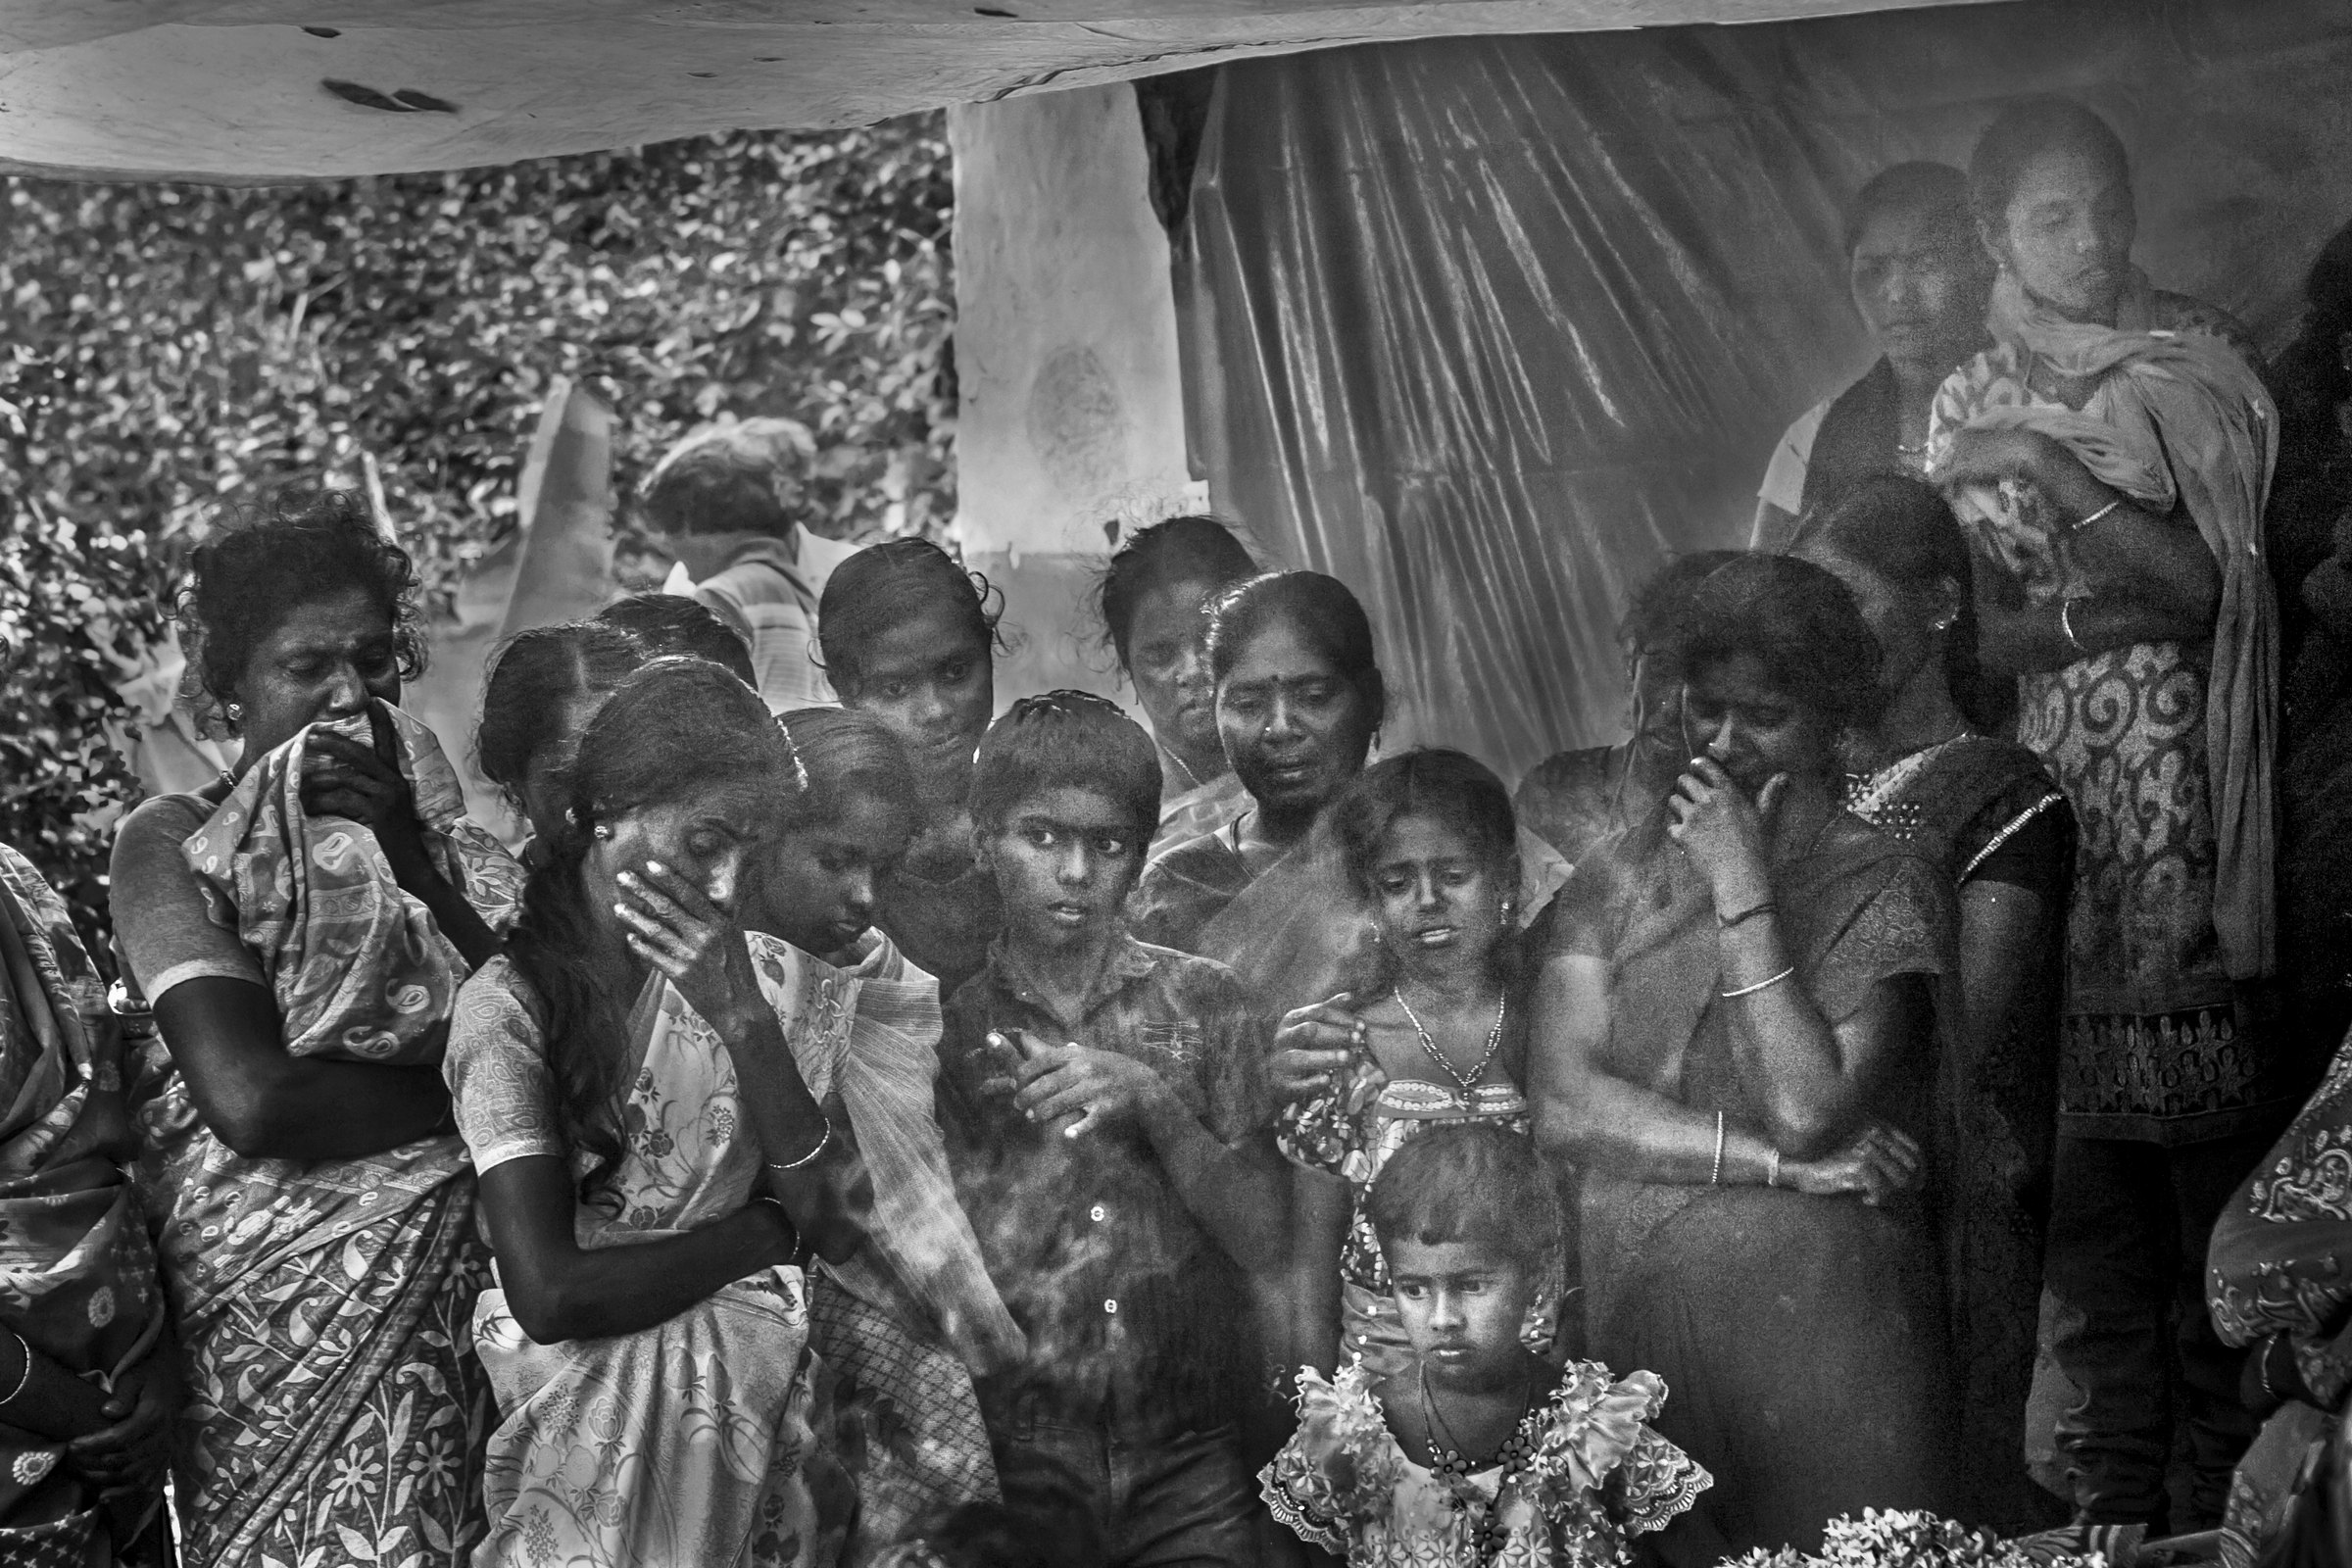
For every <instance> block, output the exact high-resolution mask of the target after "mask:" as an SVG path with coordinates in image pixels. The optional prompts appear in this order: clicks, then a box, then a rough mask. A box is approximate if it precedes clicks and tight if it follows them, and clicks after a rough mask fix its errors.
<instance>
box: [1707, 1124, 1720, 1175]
mask: <svg viewBox="0 0 2352 1568" xmlns="http://www.w3.org/2000/svg"><path fill="white" fill-rule="evenodd" d="M1707 1185H1708V1186H1709V1187H1721V1186H1722V1185H1723V1112H1722V1111H1720V1110H1719V1111H1717V1112H1716V1113H1715V1173H1714V1174H1713V1175H1711V1176H1709V1177H1708V1178H1707Z"/></svg>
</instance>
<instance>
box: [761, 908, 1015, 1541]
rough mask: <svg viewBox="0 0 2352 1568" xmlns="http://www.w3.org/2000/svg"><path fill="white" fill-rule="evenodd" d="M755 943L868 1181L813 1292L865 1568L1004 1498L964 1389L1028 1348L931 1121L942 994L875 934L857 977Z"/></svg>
mask: <svg viewBox="0 0 2352 1568" xmlns="http://www.w3.org/2000/svg"><path fill="white" fill-rule="evenodd" d="M750 940H751V948H752V961H753V965H754V968H755V970H756V972H757V973H758V975H759V977H760V990H761V992H762V993H763V994H764V995H765V996H766V998H767V1000H768V1003H769V1005H772V1006H773V1007H774V1008H775V1011H776V1017H777V1020H778V1022H780V1023H781V1024H782V1025H783V1028H784V1038H785V1040H786V1042H787V1043H788V1044H789V1045H790V1047H791V1049H792V1054H793V1058H794V1060H795V1061H796V1062H798V1064H799V1066H800V1070H801V1078H802V1081H803V1082H805V1083H806V1084H807V1085H808V1086H809V1093H810V1094H812V1095H814V1096H816V1097H817V1099H818V1100H820V1101H823V1100H827V1099H829V1098H831V1097H836V1096H838V1097H839V1100H840V1103H841V1105H842V1108H843V1110H844V1111H845V1112H846V1113H847V1115H848V1117H849V1125H850V1132H851V1136H852V1140H853V1143H854V1145H855V1147H856V1149H857V1151H858V1156H859V1158H860V1159H861V1160H862V1161H863V1162H864V1164H865V1168H866V1173H867V1175H868V1176H869V1177H870V1178H871V1180H872V1183H873V1195H874V1196H873V1203H872V1207H871V1209H870V1211H869V1223H870V1226H871V1230H870V1234H869V1236H868V1238H867V1245H866V1246H865V1247H863V1248H860V1249H859V1250H858V1251H857V1252H856V1253H855V1254H853V1255H852V1256H851V1257H850V1258H848V1259H847V1260H846V1261H844V1262H840V1263H833V1262H825V1263H822V1264H819V1265H818V1270H817V1277H816V1278H815V1279H814V1280H813V1281H812V1282H811V1293H810V1294H811V1310H812V1314H813V1315H812V1327H813V1330H814V1343H815V1347H816V1351H817V1354H818V1356H819V1357H820V1358H821V1360H822V1365H823V1369H824V1374H825V1376H826V1377H827V1378H828V1380H829V1389H828V1392H829V1393H830V1395H831V1399H830V1401H829V1402H830V1403H831V1405H832V1407H833V1409H834V1411H835V1414H836V1426H835V1432H834V1434H833V1436H834V1437H836V1438H837V1440H838V1444H837V1446H838V1449H839V1451H840V1454H841V1458H842V1462H843V1463H844V1465H845V1466H846V1467H847V1468H848V1469H849V1471H850V1473H851V1475H852V1477H853V1478H854V1479H855V1480H856V1482H857V1485H858V1529H857V1533H856V1535H855V1537H854V1538H853V1540H852V1542H851V1544H850V1551H849V1554H848V1556H847V1558H846V1559H845V1560H846V1561H849V1562H852V1563H857V1562H863V1561H867V1560H870V1559H871V1558H872V1557H874V1556H876V1555H878V1554H879V1553H880V1552H881V1551H882V1549H883V1548H885V1547H886V1546H888V1545H889V1544H891V1543H892V1542H893V1541H895V1540H896V1539H897V1538H898V1535H899V1533H900V1532H901V1530H903V1529H904V1528H905V1527H906V1526H907V1524H908V1523H909V1522H910V1521H912V1520H913V1519H914V1518H915V1517H916V1516H917V1515H919V1514H922V1513H924V1512H926V1511H929V1510H931V1509H933V1508H938V1507H952V1506H955V1505H956V1504H958V1503H964V1502H974V1501H980V1500H984V1499H985V1500H994V1499H995V1497H996V1495H997V1473H996V1461H995V1459H994V1457H993V1456H992V1454H991V1452H990V1449H989V1443H988V1433H987V1430H986V1428H985V1427H984V1426H983V1425H982V1423H981V1418H980V1404H979V1400H978V1398H977V1397H976V1396H975V1395H974V1393H973V1389H972V1380H973V1378H974V1377H976V1376H985V1375H986V1374H988V1373H990V1372H993V1371H997V1370H1000V1369H1002V1368H1005V1367H1008V1366H1014V1365H1017V1364H1019V1362H1020V1360H1021V1359H1022V1357H1023V1356H1024V1355H1025V1354H1026V1353H1027V1344H1026V1342H1025V1341H1024V1339H1023V1337H1022V1335H1021V1331H1020V1328H1019V1326H1018V1325H1017V1324H1015V1323H1014V1322H1013V1320H1012V1315H1011V1313H1009V1312H1008V1311H1006V1310H1005V1303H1004V1301H1003V1299H1001V1298H1000V1297H999V1296H998V1295H997V1289H996V1286H995V1285H994V1284H993V1283H992V1282H991V1281H990V1279H989V1277H988V1268H987V1265H986V1263H985V1262H984V1261H983V1260H982V1258H981V1253H980V1244H979V1241H978V1239H977V1238H976V1237H975V1236H974V1235H973V1234H972V1228H971V1223H970V1221H969V1220H967V1219H966V1218H965V1216H964V1212H963V1208H962V1206H961V1205H960V1204H959V1203H958V1202H957V1201H956V1188H955V1184H954V1180H953V1178H952V1177H951V1176H950V1174H949V1170H948V1156H947V1148H946V1146H945V1144H944V1143H943V1142H942V1141H941V1138H940V1131H939V1123H938V1121H937V1120H936V1119H935V1117H934V1115H933V1105H934V1103H935V1099H936V1084H937V1079H938V1077H939V1037H940V1006H939V987H938V984H937V983H936V982H935V981H933V980H932V978H931V977H930V976H929V975H927V974H925V973H923V971H922V970H920V969H917V968H915V967H914V966H913V965H912V964H910V963H908V962H907V960H906V958H905V957H904V956H902V955H901V954H900V953H899V951H898V949H897V948H896V947H894V946H893V945H892V944H891V943H890V941H889V939H888V938H886V937H881V936H879V935H873V936H869V937H868V939H867V944H868V945H867V949H866V951H865V953H864V954H863V956H861V957H860V959H859V961H858V964H857V965H856V966H855V967H853V968H842V967H840V966H839V965H836V964H831V963H828V962H826V961H825V960H824V959H822V958H818V957H816V956H813V955H811V954H809V953H806V952H804V951H802V950H801V949H799V948H796V947H794V946H792V945H791V944H790V943H787V942H783V941H780V940H778V939H776V938H774V937H770V936H767V935H764V934H762V933H760V932H754V933H752V935H751V939H750Z"/></svg>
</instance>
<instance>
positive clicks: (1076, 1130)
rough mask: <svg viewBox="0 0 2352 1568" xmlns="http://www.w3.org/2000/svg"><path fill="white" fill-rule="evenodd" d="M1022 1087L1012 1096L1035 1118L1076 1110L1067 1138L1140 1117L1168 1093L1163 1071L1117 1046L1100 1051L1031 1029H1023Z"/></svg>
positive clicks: (1045, 1120)
mask: <svg viewBox="0 0 2352 1568" xmlns="http://www.w3.org/2000/svg"><path fill="white" fill-rule="evenodd" d="M1020 1041H1021V1064H1020V1067H1019V1069H1018V1075H1019V1079H1020V1088H1019V1090H1018V1092H1016V1093H1015V1094H1014V1096H1013V1098H1012V1103H1013V1104H1015V1105H1016V1106H1018V1107H1019V1108H1020V1110H1021V1113H1022V1114H1023V1115H1025V1116H1027V1117H1028V1118H1029V1120H1031V1121H1033V1122H1039V1123H1043V1124H1046V1125H1049V1126H1050V1125H1052V1124H1053V1123H1054V1122H1055V1121H1058V1120H1060V1119H1061V1118H1063V1117H1065V1116H1075V1117H1076V1118H1077V1119H1076V1120H1074V1121H1071V1122H1070V1123H1069V1124H1068V1125H1066V1126H1064V1127H1063V1128H1062V1130H1061V1133H1062V1136H1063V1137H1064V1138H1075V1137H1077V1136H1078V1135H1079V1134H1081V1133H1083V1132H1085V1131H1086V1130H1087V1129H1089V1128H1091V1127H1096V1126H1101V1125H1104V1124H1107V1123H1111V1122H1116V1121H1119V1120H1122V1119H1128V1120H1133V1119H1136V1118H1138V1117H1140V1116H1142V1115H1143V1114H1144V1113H1146V1112H1147V1111H1149V1110H1151V1109H1152V1108H1153V1107H1154V1106H1155V1105H1156V1104H1157V1103H1158V1102H1159V1101H1161V1100H1162V1099H1164V1098H1165V1097H1166V1095H1167V1093H1168V1086H1167V1085H1166V1084H1165V1083H1162V1082H1161V1081H1160V1077H1159V1074H1157V1073H1155V1072H1153V1071H1152V1069H1151V1068H1149V1067H1147V1066H1145V1065H1144V1064H1143V1063H1142V1062H1140V1061H1137V1060H1135V1059H1134V1058H1133V1057H1130V1056H1122V1055H1120V1054H1118V1053H1117V1052H1115V1051H1097V1050H1095V1049H1093V1048H1092V1047H1089V1046H1081V1045H1077V1044H1074V1043H1073V1044H1071V1045H1066V1046H1051V1045H1048V1044H1046V1043H1045V1042H1044V1041H1042V1040H1039V1039H1038V1038H1037V1037H1036V1036H1034V1035H1032V1034H1030V1033H1028V1032H1027V1031H1026V1030H1023V1031H1021V1032H1020Z"/></svg>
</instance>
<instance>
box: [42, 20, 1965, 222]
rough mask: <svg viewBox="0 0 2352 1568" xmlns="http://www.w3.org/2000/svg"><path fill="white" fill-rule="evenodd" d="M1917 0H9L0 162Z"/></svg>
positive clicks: (291, 168)
mask: <svg viewBox="0 0 2352 1568" xmlns="http://www.w3.org/2000/svg"><path fill="white" fill-rule="evenodd" d="M1917 3H1920V0H1419V3H1416V4H1405V5H1359V4H1333V3H1331V0H984V3H975V0H700V3H688V4H679V3H671V4H662V3H658V0H463V3H461V0H341V3H339V4H335V5H331V6H322V5H319V4H317V3H316V0H140V3H135V4H134V3H131V0H0V167H5V166H7V165H11V164H13V165H14V166H15V167H17V168H18V169H20V170H42V171H47V172H75V173H85V174H115V175H128V176H141V175H144V176H166V175H171V176H186V177H192V178H207V179H247V180H253V179H294V178H305V177H337V176H344V175H353V174H370V173H389V172H400V171H407V170H419V169H457V168H464V167H468V166H472V165H478V164H495V163H511V162H514V161H515V160H517V159H524V158H541V157H547V156H551V155H554V154H559V153H573V152H587V151H592V150H596V149H601V148H608V147H622V146H631V145H635V144H638V143H642V142H649V141H660V140H663V139H665V138H670V137H677V136H692V135H699V134H703V133H706V132H711V131H718V130H727V129H735V128H746V127H749V128H779V127H788V126H825V125H848V124H866V123H871V122H873V121H876V120H881V119H885V118H888V117H890V116H892V115H901V114H907V113H910V112H912V111H915V110H921V109H934V108H939V107H941V106H943V105H948V104H958V103H979V102H987V101H991V100H995V99H1000V98H1004V97H1007V96H1010V95H1013V94H1019V93H1028V92H1038V91H1046V90H1051V89H1054V88H1059V87H1070V86H1080V85H1085V84H1089V83H1099V82H1104V81H1115V80H1120V79H1124V78H1127V77H1131V76H1139V75H1146V74H1150V73H1156V72H1166V71H1173V70H1179V69H1182V68H1184V67H1187V66H1196V65H1202V64H1207V63H1209V62H1212V61H1216V60H1230V59H1241V58H1246V57H1249V56H1251V55H1258V54H1265V53H1269V52H1279V51H1286V50H1298V49H1317V48H1325V47H1329V46H1332V45H1337V44H1348V43H1359V42H1364V41H1366V40H1370V39H1378V38H1410V37H1423V36H1438V35H1444V34H1448V33H1498V32H1510V33H1516V32H1543V31H1551V30H1558V29H1571V28H1586V27H1627V26H1635V25H1661V24H1668V23H1682V22H1753V21H1758V20H1764V19H1770V18H1777V17H1790V16H1813V15H1823V14H1833V13H1841V12H1851V11H1866V10H1883V9H1887V8H1889V7H1899V6H1902V5H1907V4H1917Z"/></svg>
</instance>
